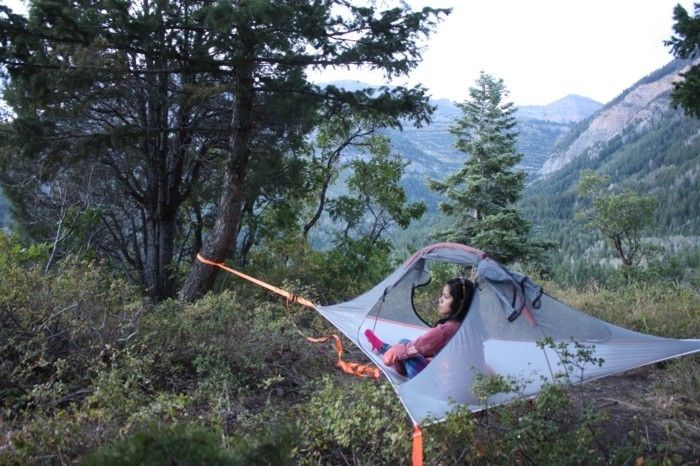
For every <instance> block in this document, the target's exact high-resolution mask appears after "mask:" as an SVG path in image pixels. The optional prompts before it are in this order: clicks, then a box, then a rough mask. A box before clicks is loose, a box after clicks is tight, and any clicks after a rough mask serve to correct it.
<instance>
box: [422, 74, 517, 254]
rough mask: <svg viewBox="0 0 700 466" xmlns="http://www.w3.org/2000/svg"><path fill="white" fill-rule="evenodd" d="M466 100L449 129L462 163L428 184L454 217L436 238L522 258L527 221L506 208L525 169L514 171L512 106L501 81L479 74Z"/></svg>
mask: <svg viewBox="0 0 700 466" xmlns="http://www.w3.org/2000/svg"><path fill="white" fill-rule="evenodd" d="M469 95H470V100H468V101H465V102H464V103H462V104H458V106H459V107H460V108H461V109H462V112H463V114H462V116H461V117H460V118H458V119H457V120H456V121H455V123H454V126H453V127H452V128H451V130H450V131H451V132H452V133H453V134H454V135H455V136H457V142H456V145H455V147H456V148H457V149H458V150H459V151H461V152H463V153H465V154H466V155H467V156H468V159H467V160H466V162H465V163H464V167H463V168H462V169H460V170H458V171H456V172H454V173H451V174H449V175H448V176H447V177H446V178H444V179H443V180H429V182H428V186H429V187H430V188H431V189H433V190H435V191H437V192H439V193H441V194H443V195H444V196H445V197H446V198H447V200H448V201H447V202H444V203H441V204H440V208H441V210H442V211H443V212H445V213H446V214H448V215H452V216H454V219H455V220H454V225H453V226H452V227H451V228H449V229H448V230H445V231H442V232H440V233H439V234H438V236H439V237H441V238H444V239H447V240H450V241H455V242H460V243H464V244H469V245H471V246H474V247H476V248H478V249H481V250H482V251H484V252H485V253H486V254H488V255H489V256H490V257H492V258H494V259H495V260H497V261H500V262H512V261H514V260H517V259H525V258H527V256H528V246H527V244H528V234H529V232H530V224H529V223H528V222H527V221H525V220H524V219H523V218H521V216H520V214H519V213H518V211H516V210H515V209H513V208H512V205H513V203H515V202H516V201H517V200H518V199H519V198H520V195H521V192H522V190H523V187H524V182H525V172H523V171H520V170H514V167H515V165H516V164H517V163H518V162H519V161H520V159H521V158H522V156H521V155H520V154H518V153H517V152H516V149H515V140H516V137H517V133H515V131H514V130H513V128H514V127H515V124H516V119H515V115H514V112H515V109H514V108H513V104H512V103H510V102H506V101H505V98H506V97H507V95H508V91H507V89H506V87H505V84H504V83H503V80H502V79H495V78H493V77H492V76H490V75H488V74H486V73H483V72H482V73H481V75H480V77H479V79H478V80H477V82H476V85H475V86H474V87H471V88H470V89H469Z"/></svg>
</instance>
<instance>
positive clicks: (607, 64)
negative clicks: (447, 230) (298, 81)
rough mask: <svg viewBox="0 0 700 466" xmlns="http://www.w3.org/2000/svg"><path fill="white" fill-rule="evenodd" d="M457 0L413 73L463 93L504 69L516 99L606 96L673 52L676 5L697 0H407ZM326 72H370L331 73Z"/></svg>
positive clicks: (458, 96) (438, 94)
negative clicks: (666, 42)
mask: <svg viewBox="0 0 700 466" xmlns="http://www.w3.org/2000/svg"><path fill="white" fill-rule="evenodd" d="M408 3H409V4H410V5H411V6H412V7H414V8H419V7H422V6H425V5H430V6H434V7H452V8H453V11H452V14H451V15H450V16H449V17H448V18H447V19H446V20H445V21H444V22H442V23H441V24H439V25H438V27H437V30H436V32H435V33H434V34H433V36H432V38H431V39H430V40H429V42H428V44H427V49H426V50H425V52H424V54H423V58H424V60H423V62H422V64H421V65H420V66H419V67H418V68H417V69H416V70H415V71H414V72H413V73H412V74H411V75H410V79H409V80H408V81H406V80H403V81H399V82H397V84H399V83H400V84H415V83H418V82H420V83H423V85H424V86H426V87H427V88H428V89H430V91H431V93H432V95H433V97H435V98H449V99H450V100H457V101H462V100H464V99H465V98H466V97H467V96H468V95H469V94H468V92H469V91H468V90H469V87H470V86H471V85H473V84H474V81H475V80H476V79H477V78H478V76H479V71H480V70H483V71H486V72H487V73H490V74H492V75H494V76H496V77H498V78H503V80H504V81H505V84H506V86H507V87H508V89H509V90H510V99H511V100H512V101H513V102H515V103H516V105H530V104H538V105H539V104H548V103H550V102H553V101H555V100H557V99H559V98H561V97H564V96H566V95H568V94H579V95H583V96H585V97H590V98H592V99H595V100H597V101H599V102H601V103H607V102H608V101H610V100H612V99H613V98H614V97H615V96H617V95H618V94H619V93H620V92H622V91H623V90H625V89H626V88H628V87H629V86H631V85H632V84H634V83H635V82H636V81H638V80H639V79H640V78H642V77H644V76H645V75H647V74H649V73H651V72H652V71H654V70H656V69H657V68H659V67H661V66H663V65H665V64H666V63H668V62H669V61H670V60H671V59H672V58H673V57H672V56H671V54H670V50H669V48H668V47H665V46H664V45H663V41H664V40H667V39H669V38H670V37H671V35H672V33H673V29H672V25H673V7H674V6H675V5H676V4H678V3H680V4H681V5H682V6H683V7H685V8H686V10H688V11H689V12H690V13H691V15H692V11H693V10H692V4H693V2H692V1H691V0H681V1H678V0H584V1H581V0H577V1H574V0H408ZM315 79H320V80H333V79H358V80H362V81H365V82H368V81H369V82H370V83H371V84H382V78H381V76H378V75H377V76H370V75H369V74H368V73H367V72H366V71H365V72H361V73H358V72H355V73H348V72H347V71H343V72H337V73H336V72H334V73H329V72H326V73H324V74H323V75H322V76H321V77H315Z"/></svg>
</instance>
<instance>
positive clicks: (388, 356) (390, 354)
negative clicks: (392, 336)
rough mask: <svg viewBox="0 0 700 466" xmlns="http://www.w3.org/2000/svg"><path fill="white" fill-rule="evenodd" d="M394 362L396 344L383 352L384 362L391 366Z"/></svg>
mask: <svg viewBox="0 0 700 466" xmlns="http://www.w3.org/2000/svg"><path fill="white" fill-rule="evenodd" d="M395 362H396V346H392V347H391V348H389V349H388V350H386V353H384V364H386V365H387V366H393V365H394V363H395Z"/></svg>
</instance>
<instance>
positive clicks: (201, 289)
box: [180, 67, 254, 302]
mask: <svg viewBox="0 0 700 466" xmlns="http://www.w3.org/2000/svg"><path fill="white" fill-rule="evenodd" d="M247 69H248V72H247V73H241V74H240V75H239V78H238V79H237V83H236V84H237V86H236V96H235V101H234V108H233V117H232V119H231V126H232V128H231V130H232V131H231V136H230V137H229V153H228V158H227V161H226V171H225V173H224V179H223V186H222V191H221V196H220V197H219V202H218V207H217V216H216V221H215V223H214V227H213V228H212V230H211V231H210V232H209V235H208V236H207V238H206V239H205V241H204V244H203V246H202V250H201V254H202V255H203V256H204V257H206V258H207V259H210V260H213V261H216V262H223V261H224V259H226V256H227V255H228V253H229V251H230V250H231V246H232V245H233V242H234V241H235V239H236V233H237V232H238V225H239V223H240V221H241V209H242V206H243V196H244V183H245V177H246V171H247V167H248V157H249V154H250V151H249V142H250V133H251V131H252V111H253V92H254V91H253V85H254V83H253V79H252V67H248V68H247ZM218 270H219V269H218V268H216V267H211V266H209V265H205V264H202V263H201V262H199V261H195V263H194V265H193V266H192V270H191V271H190V274H189V275H188V277H187V279H186V280H185V283H184V284H183V285H182V289H181V290H180V299H181V300H183V301H188V302H191V301H194V300H196V299H198V298H200V297H202V296H204V294H205V293H206V292H207V291H208V290H209V289H210V288H211V287H212V285H213V284H214V280H215V279H216V275H217V272H218Z"/></svg>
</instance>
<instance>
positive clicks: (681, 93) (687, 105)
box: [666, 3, 700, 118]
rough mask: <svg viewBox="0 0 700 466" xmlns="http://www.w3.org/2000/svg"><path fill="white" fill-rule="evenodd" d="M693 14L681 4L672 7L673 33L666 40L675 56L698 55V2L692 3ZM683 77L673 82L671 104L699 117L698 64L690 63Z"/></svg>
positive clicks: (699, 15) (699, 47)
mask: <svg viewBox="0 0 700 466" xmlns="http://www.w3.org/2000/svg"><path fill="white" fill-rule="evenodd" d="M694 9H695V14H694V16H692V17H691V16H690V15H689V14H688V11H687V10H686V9H685V8H683V7H682V6H681V5H676V7H675V8H674V9H673V19H674V21H675V24H674V25H673V31H674V32H675V35H674V36H672V37H671V39H670V40H668V41H666V45H669V46H671V52H672V53H673V55H674V56H676V57H677V58H684V59H691V60H695V59H697V58H698V57H700V3H695V4H694ZM681 76H682V77H683V79H682V80H681V81H678V82H675V83H673V86H674V90H673V92H672V93H671V99H672V102H673V105H675V106H681V107H683V109H684V110H685V113H686V114H687V115H689V116H693V117H695V118H700V65H697V64H695V65H692V66H691V67H690V69H689V70H688V71H686V72H685V73H681Z"/></svg>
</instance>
